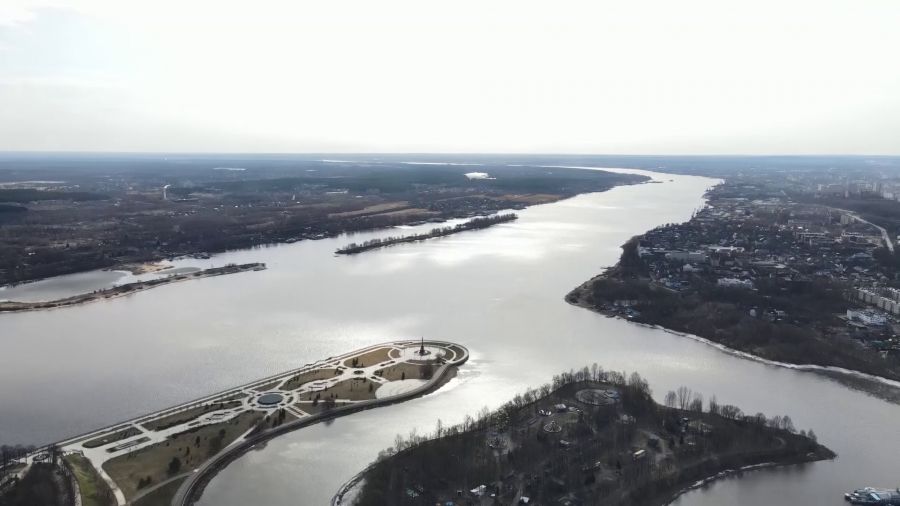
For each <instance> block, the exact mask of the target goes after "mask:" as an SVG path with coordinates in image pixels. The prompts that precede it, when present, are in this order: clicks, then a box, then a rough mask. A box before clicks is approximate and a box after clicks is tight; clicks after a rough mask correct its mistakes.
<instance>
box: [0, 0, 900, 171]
mask: <svg viewBox="0 0 900 506" xmlns="http://www.w3.org/2000/svg"><path fill="white" fill-rule="evenodd" d="M898 25H900V3H898V2H893V1H890V0H874V1H869V2H864V3H860V2H850V1H843V0H830V1H824V2H823V1H816V2H813V1H797V2H791V3H789V4H787V5H785V4H784V3H783V2H776V1H773V0H766V1H762V2H755V3H753V4H746V5H727V4H723V3H721V2H715V1H712V0H691V1H688V2H679V3H677V4H674V3H671V2H664V1H651V2H647V3H642V4H632V3H628V2H589V1H572V2H567V3H564V4H557V5H553V6H549V5H546V4H543V3H541V2H532V1H512V0H498V1H496V2H492V3H489V4H484V3H482V2H475V1H469V0H466V1H461V2H454V3H452V4H422V3H419V2H414V1H411V0H387V1H385V2H380V3H377V4H373V3H369V2H363V1H351V2H348V3H341V4H334V3H332V4H327V3H326V4H321V3H312V2H289V1H281V0H278V1H270V2H263V3H256V4H254V5H253V6H249V5H247V4H243V3H241V2H212V1H211V0H209V1H207V0H203V1H196V2H189V3H180V2H174V1H161V2H152V3H151V2H138V3H127V4H125V3H122V2H113V1H105V0H74V1H71V2H62V1H59V0H7V1H6V2H4V4H3V5H2V6H0V108H2V110H3V111H4V114H3V115H2V117H0V150H4V151H67V152H68V151H85V152H107V151H108V152H143V153H151V152H155V153H213V152H219V153H225V152H228V153H448V154H449V153H483V154H488V153H492V154H493V153H498V154H499V153H517V154H532V153H534V154H597V155H666V156H680V155H691V156H704V155H710V156H718V155H735V156H755V155H763V156H783V155H811V156H818V155H861V156H879V155H883V156H890V155H900V137H898V136H897V135H896V132H897V131H900V93H898V90H900V67H898V66H896V65H894V64H893V62H894V60H895V52H896V51H895V48H897V47H900V32H898V31H897V30H896V26H898Z"/></svg>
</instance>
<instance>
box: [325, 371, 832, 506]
mask: <svg viewBox="0 0 900 506" xmlns="http://www.w3.org/2000/svg"><path fill="white" fill-rule="evenodd" d="M834 457H835V455H834V453H832V452H831V451H830V450H829V449H828V448H826V447H824V446H822V445H820V444H819V443H817V442H816V436H815V434H814V433H813V432H812V431H809V432H806V431H799V432H798V431H797V430H796V429H795V428H794V426H793V423H792V421H791V419H790V417H788V416H775V417H772V418H767V417H766V416H765V415H763V414H761V413H759V414H756V415H746V414H744V413H742V411H741V410H740V409H739V408H738V407H736V406H731V405H720V404H719V403H718V402H717V401H716V400H715V398H711V399H709V402H708V404H707V405H704V402H703V398H702V396H700V395H699V394H697V393H695V392H692V391H691V390H690V389H688V388H686V387H680V388H679V389H678V390H676V391H671V392H669V393H668V394H667V395H666V396H665V405H660V404H657V403H656V402H654V401H653V399H652V398H651V395H650V389H649V387H648V385H647V383H646V381H644V380H643V379H642V378H641V377H640V375H638V374H636V373H633V374H631V375H630V376H628V377H626V376H625V374H624V373H618V372H604V371H603V370H602V369H599V368H598V367H596V366H594V367H592V368H590V369H589V368H587V367H585V368H583V369H582V370H580V371H572V372H567V373H564V374H560V375H558V376H556V377H554V378H553V382H552V383H551V384H547V385H544V386H542V387H541V388H539V389H536V390H529V391H527V392H525V393H524V394H521V395H518V396H516V397H515V398H514V399H512V400H511V401H509V402H508V403H506V404H504V405H503V406H501V407H500V408H499V409H497V410H496V411H493V412H489V411H487V410H484V411H483V412H482V413H481V414H479V415H478V416H477V417H476V418H472V417H467V418H466V419H465V421H464V422H463V423H462V424H460V425H455V426H449V427H444V426H441V424H440V422H439V423H438V425H437V427H436V429H435V431H434V432H433V433H432V434H431V435H428V436H418V437H412V438H406V439H404V438H402V437H400V436H398V438H397V442H396V444H395V446H394V447H392V448H389V449H386V450H385V451H383V452H382V453H381V455H380V456H379V459H378V460H377V461H376V462H375V463H374V464H372V465H371V466H369V467H368V468H367V469H365V470H364V471H363V472H362V473H360V474H359V475H357V476H356V477H354V479H352V480H351V481H350V482H348V483H347V484H345V485H344V486H343V487H341V489H340V490H339V491H338V493H337V494H336V495H335V497H334V499H333V500H332V505H333V506H337V505H341V506H343V505H350V504H353V505H357V506H369V505H373V506H375V505H377V506H384V505H407V504H409V505H412V504H457V505H487V504H569V505H575V504H608V505H662V504H668V503H669V502H670V501H672V500H673V499H674V498H675V497H677V496H678V495H680V494H681V493H683V492H685V491H687V490H689V489H691V488H692V487H694V486H697V485H698V484H699V483H706V482H708V481H710V480H712V479H716V478H719V477H723V476H726V475H728V474H731V473H737V472H742V471H746V470H749V469H756V468H760V467H765V466H782V465H792V464H803V463H806V462H813V461H818V460H824V459H831V458H834Z"/></svg>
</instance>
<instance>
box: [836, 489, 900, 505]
mask: <svg viewBox="0 0 900 506" xmlns="http://www.w3.org/2000/svg"><path fill="white" fill-rule="evenodd" d="M844 500H845V501H848V502H849V503H850V504H872V505H889V506H900V488H898V489H895V490H886V489H877V488H874V487H864V488H858V489H856V490H854V491H852V492H847V493H845V494H844Z"/></svg>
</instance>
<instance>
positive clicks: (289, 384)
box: [281, 369, 338, 390]
mask: <svg viewBox="0 0 900 506" xmlns="http://www.w3.org/2000/svg"><path fill="white" fill-rule="evenodd" d="M337 373H338V370H337V369H314V370H312V371H307V372H304V373H300V374H298V375H296V376H294V377H292V378H291V379H289V380H287V381H285V382H284V386H282V387H281V389H282V390H296V389H297V388H300V387H301V386H303V384H304V383H309V382H310V381H315V380H320V379H328V378H333V377H335V376H336V375H337Z"/></svg>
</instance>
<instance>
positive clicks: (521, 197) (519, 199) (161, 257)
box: [0, 166, 652, 293]
mask: <svg viewBox="0 0 900 506" xmlns="http://www.w3.org/2000/svg"><path fill="white" fill-rule="evenodd" d="M535 167H543V166H535ZM561 168H562V167H561ZM573 168H574V167H573ZM590 169H591V170H597V171H600V172H606V173H608V174H628V173H621V172H616V169H615V168H609V167H591V168H590ZM629 170H643V169H629ZM643 177H646V176H643ZM650 182H652V181H651V180H650V179H649V178H648V179H646V180H639V181H630V180H623V181H616V182H612V183H608V184H604V185H602V186H601V187H599V188H596V189H590V190H587V191H577V190H576V191H575V192H574V193H572V192H570V191H567V192H562V193H508V194H504V195H503V196H502V197H494V198H492V200H496V201H498V202H503V203H505V204H506V205H505V206H503V207H498V208H497V209H495V210H492V211H490V213H500V212H509V211H510V210H512V211H516V210H521V209H527V208H529V207H532V206H539V205H545V204H553V203H557V202H561V201H564V200H568V199H570V198H573V197H577V196H579V195H586V194H590V193H603V192H606V191H609V190H612V189H614V188H617V187H620V186H633V185H641V184H647V183H650ZM480 215H483V212H462V211H460V212H450V213H447V214H444V215H442V216H438V217H433V219H434V220H435V221H434V223H435V224H441V223H446V222H448V221H451V220H457V219H472V218H474V217H477V216H480ZM373 216H378V214H372V215H364V216H362V217H364V218H365V217H373ZM420 221H421V217H417V218H415V219H412V218H411V219H407V220H406V221H403V222H399V223H395V224H390V225H381V226H378V225H376V226H370V227H363V228H359V229H353V228H345V229H342V230H340V231H334V230H321V231H313V232H301V233H297V234H289V235H281V234H277V235H276V236H275V237H271V238H267V239H266V240H262V241H236V242H234V243H232V244H229V245H228V246H225V247H222V248H214V249H201V250H196V251H194V250H179V251H170V252H167V253H166V254H148V255H146V256H142V257H140V258H139V259H119V260H118V261H115V262H110V263H106V264H97V265H94V266H92V267H89V268H86V269H79V270H68V269H63V270H58V271H57V272H55V273H53V274H50V275H45V276H42V277H35V278H28V279H19V280H15V281H9V282H6V283H2V284H0V288H2V287H15V286H19V285H24V284H28V283H34V282H37V281H45V280H49V279H53V278H56V277H59V276H66V275H71V274H81V273H85V272H91V271H98V270H106V271H122V272H128V273H132V272H133V271H132V270H131V269H130V268H128V267H129V266H135V265H149V264H156V263H159V262H164V261H166V260H171V259H173V258H174V259H177V258H185V257H193V256H196V255H220V254H223V253H228V252H232V251H240V250H247V249H252V248H257V247H263V246H277V245H286V244H293V243H296V242H300V241H309V240H312V241H317V240H321V239H333V238H336V237H340V236H348V237H349V236H351V235H353V234H362V233H370V232H376V231H380V230H388V229H392V228H397V227H398V226H406V225H413V224H416V223H419V222H420ZM0 293H2V292H0Z"/></svg>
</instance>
